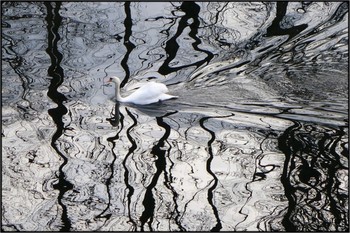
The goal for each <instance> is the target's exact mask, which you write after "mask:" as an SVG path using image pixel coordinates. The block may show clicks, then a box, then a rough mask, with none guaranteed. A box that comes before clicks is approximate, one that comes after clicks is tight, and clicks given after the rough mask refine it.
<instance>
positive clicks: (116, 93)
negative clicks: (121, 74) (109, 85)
mask: <svg viewBox="0 0 350 233" xmlns="http://www.w3.org/2000/svg"><path fill="white" fill-rule="evenodd" d="M115 96H116V97H117V100H118V101H119V102H124V98H123V97H122V96H121V95H120V82H116V83H115Z"/></svg>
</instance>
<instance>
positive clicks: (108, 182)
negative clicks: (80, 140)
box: [95, 102, 124, 221]
mask: <svg viewBox="0 0 350 233" xmlns="http://www.w3.org/2000/svg"><path fill="white" fill-rule="evenodd" d="M119 105H120V103H119V102H116V105H115V113H114V117H113V118H109V119H107V120H108V121H110V122H114V123H115V124H116V125H119V122H120V121H121V122H123V119H124V117H123V115H122V114H120V113H119ZM120 115H121V116H120ZM116 122H118V123H116ZM111 124H112V125H114V124H113V123H111ZM121 125H123V123H121ZM122 129H123V127H121V128H120V129H119V131H118V132H117V134H116V135H115V136H113V137H109V138H107V141H109V142H111V143H112V148H111V152H112V155H113V160H112V162H111V164H110V166H109V168H110V170H111V175H110V176H109V177H108V178H107V179H106V182H105V184H106V189H107V195H108V203H107V206H106V208H105V209H104V210H103V211H102V212H101V213H100V214H99V215H97V216H96V217H95V218H105V219H106V221H107V220H108V219H110V217H111V216H112V215H111V214H106V215H103V214H104V213H105V212H106V211H107V210H108V209H109V207H110V205H111V192H110V190H111V189H110V185H111V181H112V178H113V177H114V162H115V160H116V159H117V155H116V154H115V152H114V148H115V145H116V143H115V141H116V140H118V139H119V134H120V132H121V131H122Z"/></svg>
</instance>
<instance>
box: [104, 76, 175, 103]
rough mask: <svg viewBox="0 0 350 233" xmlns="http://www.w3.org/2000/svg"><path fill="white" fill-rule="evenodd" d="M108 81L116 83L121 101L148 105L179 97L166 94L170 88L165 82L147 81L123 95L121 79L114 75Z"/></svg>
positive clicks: (116, 91) (116, 90)
mask: <svg viewBox="0 0 350 233" xmlns="http://www.w3.org/2000/svg"><path fill="white" fill-rule="evenodd" d="M108 82H114V83H115V96H116V97H117V100H118V101H119V102H124V103H133V104H139V105H146V104H152V103H157V102H159V101H163V100H168V99H175V98H178V96H173V95H169V94H166V93H167V92H168V91H169V90H168V88H167V87H166V86H165V84H163V83H156V82H147V83H145V84H144V85H142V86H141V87H140V88H139V89H137V90H136V91H134V92H133V93H131V94H130V95H129V96H126V97H122V96H121V95H120V79H119V78H118V77H115V76H113V77H110V78H109V80H108Z"/></svg>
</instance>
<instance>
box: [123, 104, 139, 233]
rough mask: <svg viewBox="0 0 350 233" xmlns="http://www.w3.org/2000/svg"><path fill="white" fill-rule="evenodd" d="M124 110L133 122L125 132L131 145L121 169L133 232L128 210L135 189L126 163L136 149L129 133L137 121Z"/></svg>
mask: <svg viewBox="0 0 350 233" xmlns="http://www.w3.org/2000/svg"><path fill="white" fill-rule="evenodd" d="M125 110H126V112H127V113H128V115H129V116H130V117H131V119H132V120H133V124H132V125H131V126H130V127H129V128H128V129H127V131H126V135H127V137H128V139H129V142H130V143H131V147H130V148H129V151H128V153H127V154H126V156H125V158H124V160H123V167H124V183H125V185H126V188H127V189H128V190H129V192H128V195H127V199H128V216H129V221H130V222H131V224H132V225H133V229H132V230H135V229H136V222H135V221H134V220H133V219H132V217H131V208H130V206H131V198H132V195H133V194H134V190H135V189H134V187H132V186H131V185H130V183H129V170H128V167H127V166H126V161H127V160H128V158H129V157H130V155H132V154H133V153H134V151H135V150H136V148H137V143H136V142H135V140H134V139H133V138H132V137H131V135H130V131H131V130H132V129H133V128H134V127H135V126H136V124H137V120H136V118H135V117H134V116H133V115H132V114H131V112H130V111H129V109H127V108H125Z"/></svg>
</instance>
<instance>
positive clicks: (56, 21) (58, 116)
mask: <svg viewBox="0 0 350 233" xmlns="http://www.w3.org/2000/svg"><path fill="white" fill-rule="evenodd" d="M44 4H45V6H46V8H47V16H46V18H45V19H46V21H47V31H48V48H47V49H46V52H47V54H48V55H49V56H50V58H51V66H50V67H49V69H48V75H49V76H51V77H52V79H51V83H50V86H49V90H48V92H47V96H48V97H49V98H50V99H51V100H53V101H54V102H55V103H56V104H57V108H52V109H49V110H48V114H49V115H50V116H51V118H52V120H53V121H54V122H55V124H56V132H55V133H54V135H53V136H52V140H51V146H52V148H53V149H54V150H55V151H56V153H57V154H58V155H59V156H60V157H61V158H62V159H63V163H62V164H61V166H60V167H59V175H58V183H57V184H55V185H53V188H54V189H57V190H59V195H58V203H59V205H60V206H61V208H62V216H61V220H62V223H63V226H62V227H61V229H60V231H69V230H70V228H71V221H70V219H69V218H68V214H67V207H66V205H64V204H63V202H62V199H63V196H64V194H65V193H66V192H67V191H68V190H71V189H73V185H72V184H71V183H70V182H69V181H68V180H66V178H65V173H64V172H63V168H64V166H65V165H66V164H67V162H68V159H67V157H65V156H64V155H63V154H62V152H61V151H60V150H59V148H58V147H57V145H56V141H57V140H58V139H59V138H60V137H61V135H62V134H63V131H64V123H63V121H62V117H63V116H64V115H65V114H66V113H67V112H68V110H67V108H66V107H65V106H64V104H63V102H64V101H66V100H67V99H66V97H65V96H64V95H63V94H62V93H60V92H58V91H57V88H58V87H59V86H60V85H61V84H62V82H63V77H64V74H63V69H62V68H61V66H60V63H61V61H62V54H61V53H60V52H59V51H58V48H57V43H58V41H59V40H60V36H59V33H58V29H59V27H60V25H61V22H62V18H61V16H60V14H59V9H60V6H61V3H60V2H55V3H49V2H45V3H44ZM51 4H53V5H54V6H55V7H54V8H53V7H52V5H51Z"/></svg>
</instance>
